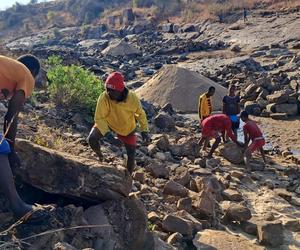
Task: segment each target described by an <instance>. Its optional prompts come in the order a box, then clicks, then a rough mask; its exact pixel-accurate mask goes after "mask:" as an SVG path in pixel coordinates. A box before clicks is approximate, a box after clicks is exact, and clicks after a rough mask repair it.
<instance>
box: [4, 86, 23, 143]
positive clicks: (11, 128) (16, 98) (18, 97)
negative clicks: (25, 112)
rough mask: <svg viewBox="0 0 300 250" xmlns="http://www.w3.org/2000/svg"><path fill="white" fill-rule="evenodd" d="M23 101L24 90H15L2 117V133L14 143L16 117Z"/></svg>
mask: <svg viewBox="0 0 300 250" xmlns="http://www.w3.org/2000/svg"><path fill="white" fill-rule="evenodd" d="M24 102H25V92H24V91H23V90H17V91H16V92H15V94H14V95H13V97H12V98H11V99H10V100H9V104H8V110H7V113H6V115H5V117H4V127H3V130H4V135H5V137H6V138H7V139H8V141H9V142H10V143H11V145H14V141H15V138H16V133H17V118H18V114H19V112H20V111H21V108H22V107H23V105H24Z"/></svg>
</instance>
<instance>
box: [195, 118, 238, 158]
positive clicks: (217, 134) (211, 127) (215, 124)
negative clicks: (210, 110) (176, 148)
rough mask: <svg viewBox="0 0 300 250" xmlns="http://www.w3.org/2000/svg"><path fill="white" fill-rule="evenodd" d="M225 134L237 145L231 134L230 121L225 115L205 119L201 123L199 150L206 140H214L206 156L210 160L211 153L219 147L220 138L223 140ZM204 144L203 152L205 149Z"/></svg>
mask: <svg viewBox="0 0 300 250" xmlns="http://www.w3.org/2000/svg"><path fill="white" fill-rule="evenodd" d="M225 133H226V135H228V136H229V137H230V139H231V140H232V141H233V142H235V143H237V144H238V145H239V143H238V142H237V138H236V136H235V135H234V134H233V132H232V129H231V120H230V119H229V117H228V116H227V115H224V114H216V115H211V116H209V117H208V118H206V119H205V120H204V121H203V122H202V136H201V139H200V141H199V146H200V148H201V147H202V145H203V143H205V142H207V141H208V140H210V139H212V138H214V139H215V142H214V144H213V145H212V147H211V149H210V152H209V154H208V156H207V157H208V158H212V155H213V153H214V152H215V150H216V149H217V147H218V146H219V144H220V142H221V136H222V137H223V140H225ZM206 144H207V143H205V144H204V148H203V150H205V149H206V147H205V145H206Z"/></svg>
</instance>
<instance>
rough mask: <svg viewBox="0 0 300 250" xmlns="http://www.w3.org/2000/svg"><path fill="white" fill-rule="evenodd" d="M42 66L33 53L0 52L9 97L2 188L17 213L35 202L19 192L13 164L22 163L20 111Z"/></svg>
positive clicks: (0, 95)
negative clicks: (15, 56) (18, 150)
mask: <svg viewBox="0 0 300 250" xmlns="http://www.w3.org/2000/svg"><path fill="white" fill-rule="evenodd" d="M39 70H40V63H39V60H38V59H37V58H36V57H34V56H32V55H24V56H21V57H19V58H18V59H17V60H14V59H11V58H8V57H5V56H0V100H5V99H9V103H8V111H7V113H6V115H5V117H4V135H1V134H0V189H1V190H2V191H3V192H4V193H5V195H6V196H7V198H8V200H9V202H10V205H11V209H12V211H13V212H14V214H15V215H16V216H17V217H21V216H23V215H25V214H26V213H28V212H30V211H32V210H33V206H32V205H29V204H26V203H25V202H24V201H23V200H22V199H21V198H20V196H19V195H18V193H17V191H16V187H15V185H14V179H13V175H12V171H11V167H16V165H19V164H20V160H19V158H18V157H17V155H16V153H15V151H14V143H15V138H16V133H17V124H18V114H19V112H20V110H21V108H22V106H23V104H24V102H25V99H26V98H27V97H29V96H30V94H31V92H32V91H33V88H34V85H35V80H34V78H35V76H36V75H37V74H38V73H39Z"/></svg>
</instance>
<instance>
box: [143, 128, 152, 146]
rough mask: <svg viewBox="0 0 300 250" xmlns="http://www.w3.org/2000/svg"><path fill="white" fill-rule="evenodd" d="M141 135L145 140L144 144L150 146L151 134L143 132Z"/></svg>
mask: <svg viewBox="0 0 300 250" xmlns="http://www.w3.org/2000/svg"><path fill="white" fill-rule="evenodd" d="M141 135H142V138H143V142H144V143H145V144H149V143H150V142H151V139H150V136H149V133H148V132H146V131H143V132H142V133H141Z"/></svg>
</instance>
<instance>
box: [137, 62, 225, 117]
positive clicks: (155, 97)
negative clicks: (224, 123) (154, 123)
mask: <svg viewBox="0 0 300 250" xmlns="http://www.w3.org/2000/svg"><path fill="white" fill-rule="evenodd" d="M210 86H214V87H215V88H216V93H215V95H214V96H213V107H214V111H220V110H222V106H223V102H222V100H223V97H224V96H225V95H226V94H227V90H226V88H224V87H222V86H221V85H219V84H217V83H215V82H214V81H212V80H210V79H208V78H206V77H204V76H202V75H200V74H198V73H196V72H194V71H191V70H188V69H184V68H181V67H178V66H175V65H168V66H164V67H163V68H162V69H161V70H160V71H159V72H158V73H157V74H156V75H155V76H153V77H152V78H151V79H150V80H149V81H147V82H146V83H145V84H144V85H143V86H142V87H140V88H138V89H137V90H136V93H137V95H138V96H139V97H140V98H143V99H145V100H146V101H150V102H152V103H157V104H159V105H161V106H163V105H165V104H166V103H171V104H172V106H173V107H174V108H175V109H177V110H178V111H180V112H183V113H191V112H198V101H199V96H200V95H201V94H203V93H205V92H206V91H207V90H208V88H209V87H210Z"/></svg>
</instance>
